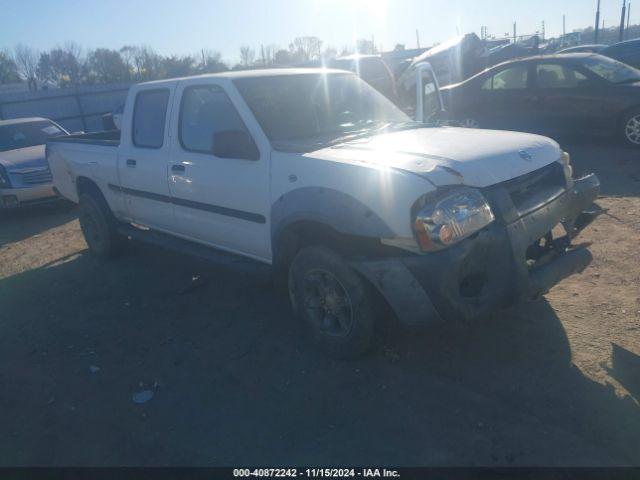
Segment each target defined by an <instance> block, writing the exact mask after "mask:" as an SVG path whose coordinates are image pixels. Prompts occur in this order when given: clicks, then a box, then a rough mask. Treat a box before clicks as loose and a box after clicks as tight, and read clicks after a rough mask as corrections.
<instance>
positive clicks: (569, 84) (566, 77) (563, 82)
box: [536, 63, 588, 88]
mask: <svg viewBox="0 0 640 480" xmlns="http://www.w3.org/2000/svg"><path fill="white" fill-rule="evenodd" d="M587 80H588V79H587V76H586V75H584V74H582V73H580V72H578V71H576V70H574V69H573V68H569V67H565V66H564V65H560V64H558V63H541V64H539V65H537V66H536V81H537V86H538V88H575V87H578V86H580V85H581V84H583V83H585V82H587Z"/></svg>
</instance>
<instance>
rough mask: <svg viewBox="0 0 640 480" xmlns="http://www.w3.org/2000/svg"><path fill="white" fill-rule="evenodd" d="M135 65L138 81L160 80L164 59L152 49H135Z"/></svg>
mask: <svg viewBox="0 0 640 480" xmlns="http://www.w3.org/2000/svg"><path fill="white" fill-rule="evenodd" d="M133 64H134V69H135V71H136V77H137V79H138V80H156V79H158V78H160V75H161V72H162V70H161V66H162V57H161V56H160V55H158V54H157V53H156V52H155V51H154V50H153V49H152V48H150V47H135V51H134V54H133Z"/></svg>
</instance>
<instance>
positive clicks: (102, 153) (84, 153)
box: [46, 130, 120, 202]
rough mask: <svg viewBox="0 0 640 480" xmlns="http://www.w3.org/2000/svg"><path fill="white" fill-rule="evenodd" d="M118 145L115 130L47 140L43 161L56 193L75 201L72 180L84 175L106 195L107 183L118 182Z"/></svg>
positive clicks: (76, 199) (118, 141) (74, 182)
mask: <svg viewBox="0 0 640 480" xmlns="http://www.w3.org/2000/svg"><path fill="white" fill-rule="evenodd" d="M119 145H120V131H119V130H109V131H104V132H96V133H84V134H80V135H69V136H65V137H57V138H51V139H49V140H48V141H47V149H46V152H47V162H48V163H49V168H50V169H51V173H52V175H53V182H54V186H55V188H56V189H57V191H58V193H59V194H60V195H62V196H63V197H65V198H67V199H69V200H71V201H73V202H78V200H79V198H78V192H77V187H76V179H77V177H85V178H87V179H89V180H91V181H93V182H94V183H96V184H98V186H99V187H100V188H101V190H102V191H103V192H105V195H108V192H109V190H108V187H107V185H108V184H109V183H113V184H116V185H117V184H118V183H119V181H118V175H117V170H118V167H117V163H118V147H119ZM98 172H99V173H98Z"/></svg>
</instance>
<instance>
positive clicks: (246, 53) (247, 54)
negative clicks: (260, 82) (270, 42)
mask: <svg viewBox="0 0 640 480" xmlns="http://www.w3.org/2000/svg"><path fill="white" fill-rule="evenodd" d="M255 58H256V52H255V51H254V50H253V48H251V47H248V46H246V45H244V46H242V47H240V63H241V64H242V66H243V67H249V66H251V65H252V64H253V60H254V59H255Z"/></svg>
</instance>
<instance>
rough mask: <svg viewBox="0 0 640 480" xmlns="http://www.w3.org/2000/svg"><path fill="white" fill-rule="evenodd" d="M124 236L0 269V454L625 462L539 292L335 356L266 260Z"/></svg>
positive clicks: (23, 458)
mask: <svg viewBox="0 0 640 480" xmlns="http://www.w3.org/2000/svg"><path fill="white" fill-rule="evenodd" d="M136 250H137V251H136V252H131V253H128V254H127V256H125V257H124V258H121V259H119V260H115V261H113V262H107V263H105V262H101V261H98V260H96V259H94V258H93V257H91V256H89V255H87V254H79V255H75V256H71V257H68V258H66V259H64V260H62V261H60V262H56V263H53V264H51V265H48V266H46V267H43V268H40V269H36V270H31V271H29V272H26V273H23V274H19V275H15V276H13V277H9V278H7V279H4V280H1V281H0V305H2V308H1V312H2V314H1V316H0V317H1V320H0V327H1V329H2V336H0V385H2V388H1V389H0V424H2V425H3V428H2V434H1V436H0V451H2V452H3V454H2V459H1V460H0V462H1V463H2V464H4V465H16V464H29V465H34V464H40V465H123V464H127V465H141V464H142V465H195V464H199V465H246V464H253V465H265V466H266V465H273V466H278V465H279V466H282V465H290V464H310V465H323V464H328V463H331V464H335V465H342V464H372V463H374V464H378V465H379V464H393V465H416V464H422V465H425V464H430V465H612V464H636V465H637V464H640V408H639V407H638V404H637V402H636V401H634V399H632V398H630V397H626V398H623V399H621V398H618V397H617V396H616V395H615V394H614V392H613V389H612V388H610V387H609V386H604V385H601V384H598V383H595V382H593V381H591V380H589V379H588V378H586V377H585V376H583V375H582V374H581V372H580V371H579V370H578V369H577V368H575V367H574V366H573V365H572V363H571V352H570V349H569V345H568V342H567V338H566V336H565V332H564V330H563V327H562V325H561V323H560V321H559V320H558V318H557V317H556V316H555V314H554V312H553V310H552V309H551V307H550V306H549V305H548V304H547V303H546V302H545V301H540V302H537V303H532V304H528V305H523V306H519V307H517V308H514V309H512V310H509V311H507V312H504V313H502V314H500V315H497V316H495V317H494V318H492V319H490V320H488V321H487V322H484V323H482V324H478V325H472V326H467V327H456V326H447V327H443V328H439V329H436V330H429V331H416V330H412V331H405V332H403V333H399V334H396V335H395V336H394V337H393V338H390V339H389V340H388V341H387V342H386V344H385V345H383V346H381V347H380V348H379V349H378V351H376V352H375V353H374V354H373V355H372V356H370V357H367V358H365V359H363V360H360V361H357V362H346V363H345V362H335V361H332V360H329V359H327V358H325V357H324V356H323V355H321V354H319V353H317V352H315V351H314V350H312V349H310V348H309V347H308V346H307V344H306V343H305V342H303V341H302V340H301V337H300V332H299V330H298V327H297V325H296V323H295V321H294V320H293V319H292V318H291V316H290V313H289V308H288V305H287V303H286V300H285V299H284V298H283V297H282V296H281V295H280V294H279V293H276V291H275V290H274V289H273V288H272V286H271V282H270V279H269V276H268V274H267V272H266V271H265V270H263V269H262V267H260V266H256V265H253V264H251V263H248V262H244V261H238V262H237V264H236V265H235V266H227V265H225V266H221V265H202V264H201V262H199V261H198V260H193V259H190V258H187V257H184V256H179V255H174V254H169V253H167V252H164V251H161V250H157V249H152V248H148V247H142V246H139V247H137V248H136ZM69 292H71V293H69ZM95 367H97V368H99V370H96V368H95ZM613 368H614V370H615V371H616V372H622V370H619V368H622V367H619V366H618V365H617V361H616V360H615V359H614V366H613ZM625 368H626V367H625ZM92 372H93V373H92ZM621 381H623V380H621ZM141 390H151V391H153V393H154V396H153V398H152V399H151V400H149V401H148V402H147V403H144V404H136V403H134V402H133V401H132V395H133V394H134V393H135V392H138V391H141ZM630 391H631V389H630ZM636 392H637V390H636Z"/></svg>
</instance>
